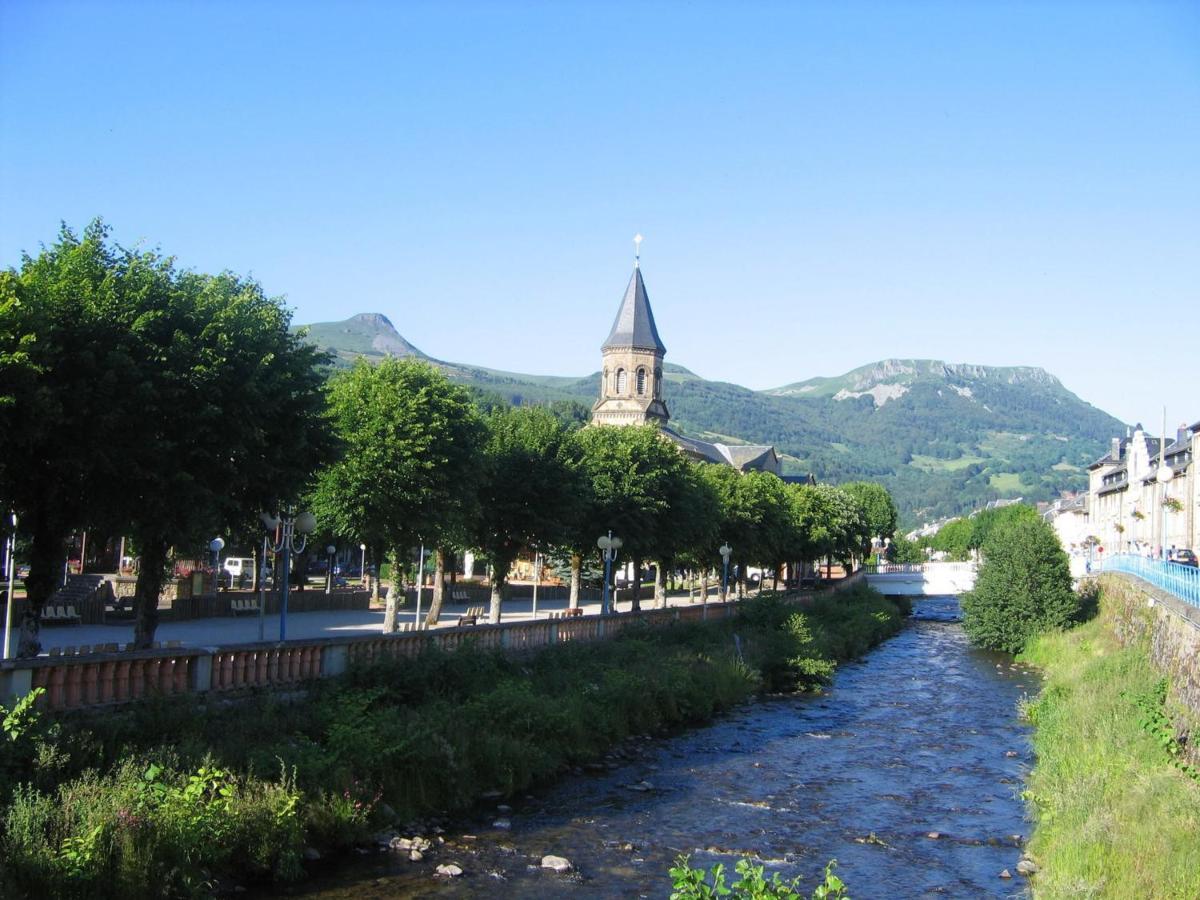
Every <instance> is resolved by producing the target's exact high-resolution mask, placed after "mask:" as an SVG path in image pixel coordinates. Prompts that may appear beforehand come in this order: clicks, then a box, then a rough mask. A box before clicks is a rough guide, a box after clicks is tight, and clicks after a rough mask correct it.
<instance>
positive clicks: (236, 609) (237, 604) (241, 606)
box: [229, 597, 258, 616]
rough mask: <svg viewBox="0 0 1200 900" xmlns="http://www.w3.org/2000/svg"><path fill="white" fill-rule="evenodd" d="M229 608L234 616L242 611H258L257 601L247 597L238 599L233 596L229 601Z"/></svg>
mask: <svg viewBox="0 0 1200 900" xmlns="http://www.w3.org/2000/svg"><path fill="white" fill-rule="evenodd" d="M229 608H230V609H231V610H233V614H234V615H235V616H237V615H240V614H242V613H256V612H258V601H257V600H251V599H249V598H246V599H244V600H239V599H238V598H236V597H235V598H234V599H233V600H231V601H229Z"/></svg>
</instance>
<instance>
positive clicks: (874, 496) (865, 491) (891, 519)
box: [840, 481, 899, 540]
mask: <svg viewBox="0 0 1200 900" xmlns="http://www.w3.org/2000/svg"><path fill="white" fill-rule="evenodd" d="M840 487H841V489H842V490H843V491H845V492H846V493H847V494H849V495H850V496H851V497H852V498H854V500H855V502H857V503H858V505H859V507H860V508H861V509H862V513H863V517H864V518H865V519H866V523H867V529H868V530H869V531H870V534H871V537H872V538H879V539H880V540H882V539H883V538H890V537H891V536H892V535H894V534H895V533H896V522H897V521H898V519H899V513H898V512H897V510H896V504H895V502H894V501H893V500H892V495H891V494H890V493H889V492H888V489H887V488H885V487H884V486H883V485H882V484H877V483H875V482H873V481H852V482H850V483H849V484H843V485H840Z"/></svg>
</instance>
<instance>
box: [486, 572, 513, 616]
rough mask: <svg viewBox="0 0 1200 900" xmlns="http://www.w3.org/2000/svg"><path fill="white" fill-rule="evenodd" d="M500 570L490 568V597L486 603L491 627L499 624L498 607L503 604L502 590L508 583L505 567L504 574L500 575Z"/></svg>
mask: <svg viewBox="0 0 1200 900" xmlns="http://www.w3.org/2000/svg"><path fill="white" fill-rule="evenodd" d="M500 569H501V567H500V566H497V565H493V566H492V596H491V600H490V601H489V603H488V623H489V624H491V625H499V624H500V606H501V604H502V603H503V602H504V588H505V587H506V585H507V583H508V569H507V567H505V571H504V574H501V573H500Z"/></svg>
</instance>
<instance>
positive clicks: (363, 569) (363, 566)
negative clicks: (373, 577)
mask: <svg viewBox="0 0 1200 900" xmlns="http://www.w3.org/2000/svg"><path fill="white" fill-rule="evenodd" d="M358 549H359V550H361V551H362V562H360V563H359V564H358V580H359V581H361V582H362V583H363V584H366V583H367V545H366V544H359V545H358Z"/></svg>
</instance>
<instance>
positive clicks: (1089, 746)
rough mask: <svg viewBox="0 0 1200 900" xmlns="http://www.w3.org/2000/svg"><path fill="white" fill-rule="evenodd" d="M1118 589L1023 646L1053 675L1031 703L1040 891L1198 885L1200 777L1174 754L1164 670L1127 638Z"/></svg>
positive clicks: (1131, 892) (1101, 893)
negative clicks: (1083, 614) (1085, 618)
mask: <svg viewBox="0 0 1200 900" xmlns="http://www.w3.org/2000/svg"><path fill="white" fill-rule="evenodd" d="M1110 591H1111V589H1110ZM1110 591H1102V593H1101V598H1100V609H1101V612H1100V615H1099V616H1098V617H1097V618H1096V619H1094V620H1093V621H1091V622H1089V623H1087V624H1085V625H1082V626H1079V627H1078V628H1075V629H1072V630H1071V631H1068V632H1065V633H1058V634H1048V635H1044V636H1042V637H1039V638H1037V639H1036V640H1035V641H1033V643H1032V644H1031V645H1030V646H1029V648H1027V650H1026V652H1025V653H1024V654H1022V656H1021V657H1020V659H1021V660H1023V661H1024V662H1028V663H1031V664H1033V665H1035V666H1038V667H1040V668H1041V670H1042V672H1043V673H1044V676H1045V683H1044V686H1043V689H1042V691H1041V693H1040V694H1039V696H1038V698H1037V699H1036V700H1035V701H1034V702H1032V703H1031V704H1030V705H1029V706H1028V715H1029V718H1030V720H1031V722H1032V723H1033V724H1034V725H1035V729H1036V730H1035V733H1034V739H1033V740H1034V749H1035V751H1036V754H1037V763H1036V765H1035V767H1034V769H1033V772H1032V773H1031V775H1030V777H1029V782H1028V790H1027V792H1026V797H1027V799H1028V801H1029V803H1030V806H1031V807H1032V810H1033V812H1034V814H1035V816H1036V819H1037V825H1036V827H1035V829H1034V832H1033V836H1032V840H1031V842H1030V844H1029V851H1030V853H1031V855H1032V856H1033V858H1034V859H1035V860H1036V861H1037V864H1038V865H1039V866H1040V871H1039V872H1038V873H1037V874H1036V875H1035V876H1034V878H1033V888H1034V894H1035V896H1037V897H1048V898H1052V897H1084V896H1086V897H1147V896H1152V897H1164V898H1194V897H1200V841H1197V835H1198V834H1200V783H1197V781H1195V780H1193V779H1192V778H1190V777H1189V776H1188V774H1186V773H1185V772H1184V771H1183V770H1181V769H1180V768H1179V767H1178V766H1177V765H1176V764H1175V757H1174V756H1173V754H1172V753H1171V749H1172V744H1171V737H1172V735H1173V729H1172V728H1171V726H1170V725H1169V724H1168V723H1169V720H1170V718H1171V712H1172V711H1171V709H1170V708H1169V704H1168V705H1164V697H1165V692H1164V688H1165V683H1164V681H1163V677H1162V675H1161V674H1160V673H1159V672H1158V671H1157V670H1156V669H1155V668H1154V666H1152V665H1151V663H1150V658H1149V645H1148V643H1147V642H1146V641H1145V640H1142V641H1138V642H1133V643H1130V644H1129V645H1127V646H1125V647H1122V646H1121V643H1120V641H1119V640H1118V638H1117V633H1116V631H1115V628H1116V625H1117V618H1118V615H1119V614H1120V611H1121V609H1122V608H1123V604H1122V603H1120V602H1118V599H1117V598H1116V597H1114V596H1107V595H1106V594H1108V593H1110Z"/></svg>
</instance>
